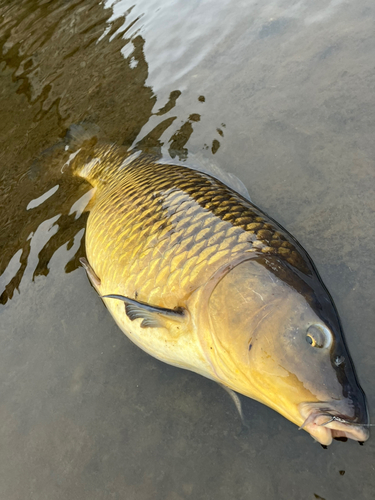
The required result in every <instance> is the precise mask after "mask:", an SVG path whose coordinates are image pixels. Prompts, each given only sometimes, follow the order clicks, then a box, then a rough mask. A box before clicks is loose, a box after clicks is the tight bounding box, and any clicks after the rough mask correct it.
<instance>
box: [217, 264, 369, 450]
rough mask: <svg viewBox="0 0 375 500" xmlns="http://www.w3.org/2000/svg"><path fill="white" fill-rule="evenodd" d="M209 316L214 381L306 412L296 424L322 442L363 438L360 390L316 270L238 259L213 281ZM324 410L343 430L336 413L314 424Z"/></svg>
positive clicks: (279, 407)
mask: <svg viewBox="0 0 375 500" xmlns="http://www.w3.org/2000/svg"><path fill="white" fill-rule="evenodd" d="M209 321H210V331H211V333H210V342H211V346H212V349H211V348H210V353H209V355H210V358H211V363H212V365H213V366H215V369H216V374H217V376H218V378H219V379H220V380H221V382H222V383H224V384H225V385H227V386H228V387H230V388H231V389H233V390H236V391H238V392H241V393H242V394H245V395H247V396H249V397H251V398H253V399H256V400H258V401H260V402H262V403H264V404H266V405H268V406H270V407H271V408H273V409H274V410H276V411H278V412H279V413H281V414H282V415H284V416H285V417H286V418H288V419H289V420H291V421H292V422H294V423H295V424H297V425H298V426H300V427H301V426H303V424H304V422H305V421H306V419H307V418H308V417H310V415H314V417H311V418H312V419H313V420H314V419H315V420H314V422H313V423H312V425H310V426H307V427H304V428H305V430H307V431H308V432H310V434H311V435H312V436H313V437H314V438H315V439H317V440H318V441H320V442H322V443H323V444H329V442H330V441H331V440H332V437H336V436H341V437H342V436H343V435H344V436H345V437H349V438H352V439H357V440H366V439H367V437H368V427H367V426H368V415H367V407H366V400H365V396H364V393H363V391H362V389H361V387H360V385H359V383H358V381H357V377H356V374H355V371H354V367H353V363H352V361H351V358H350V355H349V352H348V349H347V347H346V345H345V341H344V338H343V334H342V330H341V325H340V322H339V319H338V316H337V312H336V309H335V307H334V304H333V302H332V299H331V297H330V296H329V294H328V292H327V291H326V289H325V287H324V286H323V285H322V283H321V281H320V280H319V278H318V276H317V275H312V276H311V277H307V276H304V275H302V273H300V274H297V273H296V272H295V270H294V269H293V270H292V269H290V268H289V266H288V265H287V264H285V263H283V262H280V261H278V260H276V259H274V260H273V261H272V262H270V259H265V258H256V259H252V260H248V261H246V262H242V263H240V264H239V265H238V266H236V267H234V269H232V270H231V271H230V272H229V273H227V274H226V275H225V276H224V277H223V278H222V279H221V280H220V281H219V283H218V284H217V286H216V287H215V288H214V290H213V292H212V294H211V296H210V299H209ZM327 414H328V415H330V414H334V415H336V417H337V419H340V418H341V420H345V421H347V422H348V424H347V426H346V427H345V431H343V430H342V427H343V425H341V427H340V426H339V425H338V423H337V422H338V421H339V420H337V421H336V423H335V421H333V422H334V423H333V424H332V423H330V427H331V428H332V430H329V429H324V430H322V429H323V427H325V426H322V422H328V418H327ZM322 415H325V419H324V420H322V419H320V420H319V416H322ZM341 424H342V422H341ZM350 426H351V427H350ZM318 427H320V428H319V429H318ZM338 427H340V429H341V430H340V431H339V430H338ZM349 427H350V428H349ZM354 427H355V429H354ZM334 429H336V430H334ZM328 434H329V435H328Z"/></svg>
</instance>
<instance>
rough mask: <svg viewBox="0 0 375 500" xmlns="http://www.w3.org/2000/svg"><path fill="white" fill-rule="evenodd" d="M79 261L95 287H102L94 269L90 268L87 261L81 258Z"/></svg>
mask: <svg viewBox="0 0 375 500" xmlns="http://www.w3.org/2000/svg"><path fill="white" fill-rule="evenodd" d="M79 261H80V263H81V264H82V267H83V268H84V269H85V271H86V273H87V276H88V277H89V280H90V281H91V283H92V285H93V287H94V288H98V287H99V286H100V285H101V281H100V278H99V277H98V276H97V274H96V273H95V271H94V269H93V268H92V267H91V266H90V264H89V263H88V261H87V259H85V258H84V257H81V258H80V259H79Z"/></svg>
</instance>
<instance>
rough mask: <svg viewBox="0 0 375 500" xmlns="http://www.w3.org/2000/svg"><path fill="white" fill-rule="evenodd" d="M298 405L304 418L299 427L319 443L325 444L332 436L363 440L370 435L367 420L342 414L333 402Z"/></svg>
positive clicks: (328, 442)
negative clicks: (360, 420) (358, 420)
mask: <svg viewBox="0 0 375 500" xmlns="http://www.w3.org/2000/svg"><path fill="white" fill-rule="evenodd" d="M298 407H299V408H298V409H299V411H300V414H301V417H302V418H303V420H304V422H303V424H302V425H301V427H300V429H304V430H305V431H307V432H308V433H309V434H310V435H311V436H312V437H313V438H314V439H315V440H316V441H318V442H319V443H320V444H323V445H326V446H327V445H329V444H331V443H332V439H334V438H347V439H353V440H354V441H359V442H364V441H367V439H368V438H369V437H370V431H369V427H368V422H356V420H355V419H353V418H350V417H348V416H346V415H342V414H341V413H340V412H339V411H338V409H337V408H335V406H334V405H333V404H330V403H324V402H322V403H301V404H299V405H298Z"/></svg>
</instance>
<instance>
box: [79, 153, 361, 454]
mask: <svg viewBox="0 0 375 500" xmlns="http://www.w3.org/2000/svg"><path fill="white" fill-rule="evenodd" d="M85 148H86V146H83V150H82V151H80V154H79V155H77V162H78V165H77V164H76V163H74V164H73V171H74V172H75V174H76V175H80V176H81V177H84V178H86V179H87V180H88V181H89V182H90V183H91V184H92V185H93V186H94V187H95V188H96V189H95V196H94V198H93V199H92V200H91V202H90V206H89V207H88V209H89V210H90V215H89V217H88V225H87V230H86V251H87V258H88V261H89V262H87V261H86V260H85V259H82V260H81V262H82V264H83V266H84V267H85V268H86V270H87V273H88V276H89V278H90V280H91V282H92V284H93V285H94V287H95V288H96V289H97V291H98V293H99V294H100V295H101V296H102V298H103V300H104V302H105V304H106V306H107V307H108V310H109V311H110V313H111V314H112V316H113V318H114V319H115V321H116V322H117V324H118V325H119V327H120V328H121V330H122V331H123V332H124V333H125V334H126V335H127V336H128V337H129V338H130V339H131V340H132V341H133V342H134V343H136V344H137V345H138V346H139V347H141V348H142V349H144V350H145V351H146V352H148V353H149V354H151V355H152V356H155V357H156V358H158V359H160V360H162V361H164V362H166V363H170V364H172V365H175V366H179V367H181V368H186V369H188V370H192V371H195V372H197V373H200V374H201V375H204V376H205V377H208V378H211V379H212V380H215V381H217V382H219V383H220V384H221V385H224V386H225V387H227V388H228V390H230V389H231V390H234V391H237V392H239V393H241V394H244V395H246V396H248V397H251V398H253V399H256V400H258V401H260V402H262V403H264V404H266V405H268V406H270V407H271V408H273V409H274V410H276V411H278V412H279V413H280V414H282V415H284V416H285V417H286V418H288V419H289V420H291V421H292V422H294V423H295V424H296V425H298V426H299V427H300V428H304V429H305V430H306V431H307V432H309V433H310V434H311V435H312V436H313V437H314V439H316V440H318V441H319V442H320V443H321V444H324V445H327V444H330V443H331V441H332V438H342V437H345V438H346V437H349V438H351V439H355V440H358V441H365V440H366V439H368V436H369V432H368V413H367V408H366V398H365V395H364V393H363V391H362V389H361V387H360V386H359V384H358V381H357V380H356V375H355V371H354V367H353V364H352V362H351V358H350V355H349V353H348V352H347V349H346V346H345V341H344V338H343V333H342V330H341V325H340V320H339V318H338V316H337V311H336V309H335V306H334V304H333V302H332V299H331V297H330V296H329V293H328V292H327V290H326V288H325V287H324V285H323V283H322V282H321V279H320V277H319V275H318V274H317V272H316V270H315V268H314V265H313V263H312V261H311V259H310V258H309V256H308V255H307V253H306V252H305V251H304V250H303V249H302V247H301V246H300V245H299V244H298V243H297V242H296V241H295V240H294V238H293V237H292V236H291V235H290V234H289V233H287V232H286V231H285V230H283V229H282V228H281V226H279V225H278V224H277V223H276V222H275V221H273V220H272V219H270V218H269V217H268V216H267V215H265V214H264V213H263V212H261V211H260V210H259V209H258V208H257V207H255V206H254V205H253V204H252V203H251V202H250V201H249V200H248V199H247V194H246V191H242V188H241V186H240V185H238V184H237V186H238V189H240V191H241V192H243V193H244V195H245V197H243V196H241V195H240V194H238V193H237V192H236V191H234V190H232V189H231V188H230V187H228V186H227V185H226V184H225V182H228V183H229V184H230V181H229V177H228V176H225V174H221V173H218V175H219V176H220V178H222V179H225V180H224V183H223V182H221V181H220V180H218V179H217V178H215V177H212V176H210V175H209V174H206V173H202V172H200V171H197V170H194V169H191V168H188V167H185V166H183V165H168V164H164V163H160V162H158V161H157V159H155V158H154V157H151V156H149V155H145V154H140V153H136V154H133V155H130V156H129V155H128V154H127V152H126V151H124V150H121V148H116V147H111V146H108V145H107V146H105V145H103V146H99V147H97V146H94V150H93V148H92V147H91V149H90V152H89V155H90V157H91V160H90V161H88V162H87V163H86V164H85V162H84V157H85V155H86V154H87V150H85ZM82 154H83V155H84V156H83V158H82ZM124 156H125V159H124ZM82 165H83V167H82ZM338 359H340V360H342V361H341V362H340V363H337V360H338ZM322 405H323V406H324V412H323V414H322V411H323V410H322V409H321V406H322ZM331 412H332V413H331ZM328 416H331V417H332V416H337V417H338V418H337V419H335V418H330V419H329V420H328V421H327V417H328Z"/></svg>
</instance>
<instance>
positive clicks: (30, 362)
mask: <svg viewBox="0 0 375 500" xmlns="http://www.w3.org/2000/svg"><path fill="white" fill-rule="evenodd" d="M374 19H375V7H374V5H373V2H371V1H370V0H359V1H357V2H355V3H351V4H350V3H347V2H344V1H342V0H331V1H330V0H321V1H316V2H308V1H307V0H306V1H304V0H300V1H295V2H293V1H292V2H291V1H290V0H288V1H286V0H285V1H281V0H279V1H278V0H274V1H272V0H266V1H264V2H257V1H250V0H247V1H238V2H235V3H233V2H229V1H227V0H221V1H220V2H214V1H209V0H206V1H199V2H198V1H191V2H184V1H183V0H168V1H164V2H156V1H153V0H139V1H138V2H137V3H134V0H132V1H131V0H120V1H117V2H116V1H112V0H108V1H102V2H99V1H94V0H85V1H75V2H74V1H63V0H52V1H45V0H44V1H42V0H40V1H35V0H26V1H4V0H2V1H0V113H1V120H0V228H1V230H0V294H1V299H0V314H1V335H0V381H1V398H0V422H1V423H0V429H1V431H0V432H1V434H0V440H1V441H0V450H1V451H0V492H1V498H6V499H8V500H13V499H14V500H16V499H19V498H30V499H35V500H39V499H44V498H45V499H62V500H65V499H69V500H71V499H79V500H84V499H90V500H92V499H98V500H99V499H100V500H101V499H108V498H114V499H124V498H126V499H127V500H128V499H129V500H132V499H136V500H148V499H150V500H151V499H152V500H157V499H160V500H185V499H202V500H211V499H212V498H216V499H218V500H227V499H236V500H237V499H251V500H252V499H259V498H262V499H265V500H300V499H301V498H303V499H307V500H308V499H311V500H314V499H315V498H323V499H325V500H349V499H350V500H351V499H353V498H358V499H359V498H360V499H364V500H369V499H372V498H373V496H374V493H373V492H374V488H375V479H374V477H375V476H374V472H375V466H374V463H375V460H374V459H375V445H374V441H373V439H371V438H370V440H369V441H368V442H366V443H365V445H364V446H362V447H361V446H359V445H358V443H355V442H347V443H340V442H335V443H333V445H332V446H330V447H329V448H328V449H327V450H324V449H322V447H321V446H320V445H318V444H316V443H314V442H313V440H312V439H311V437H310V436H309V435H307V433H305V432H302V431H301V432H298V430H297V428H296V426H294V425H293V424H291V423H290V422H288V421H287V420H285V419H284V418H282V417H281V416H280V415H278V414H276V413H275V412H273V411H272V410H270V409H268V408H266V407H264V406H262V405H260V404H258V403H256V402H254V401H251V400H248V399H246V398H242V401H243V406H244V413H245V417H246V421H247V424H248V429H247V430H246V429H242V427H241V422H240V419H239V416H238V414H237V413H236V409H235V407H234V405H233V403H232V401H231V400H230V398H229V397H228V395H227V394H226V393H225V392H224V391H223V390H222V389H221V388H220V387H218V386H216V385H215V384H214V383H212V382H211V381H209V380H206V379H204V378H202V377H199V376H198V375H195V374H192V373H189V372H185V371H183V370H179V369H177V368H173V367H170V366H167V365H165V364H163V363H160V362H158V361H157V360H155V359H153V358H151V357H150V356H148V355H147V354H145V353H143V352H142V351H141V350H140V349H138V348H137V347H135V346H134V345H133V344H132V343H131V342H130V341H129V340H128V339H127V338H126V337H125V336H124V335H123V334H122V333H121V332H120V331H119V329H118V328H117V326H116V325H115V323H114V322H113V320H112V318H111V317H110V316H109V314H108V313H107V311H106V309H105V308H104V306H103V304H102V303H101V301H100V299H99V298H98V296H97V295H96V292H94V290H93V289H92V288H91V286H90V285H89V283H88V281H87V278H86V276H85V273H84V271H83V269H82V268H80V267H79V261H78V259H79V257H80V256H83V255H84V242H83V236H84V227H85V223H86V218H87V215H86V214H85V213H82V207H83V205H84V200H85V196H86V197H87V196H88V195H87V193H88V192H89V189H90V187H89V186H87V185H86V184H85V182H84V181H83V180H80V179H76V178H75V179H73V178H72V177H71V176H70V175H69V169H68V168H67V166H66V165H65V163H66V161H67V159H68V158H67V157H66V151H65V149H64V145H63V144H62V142H61V141H62V140H63V138H64V136H65V134H66V131H67V129H68V128H69V127H70V125H71V124H73V123H79V122H82V121H86V122H90V123H95V124H96V125H97V126H98V127H100V129H101V131H102V134H103V137H105V138H106V139H107V140H108V141H112V142H116V143H118V144H124V145H126V146H129V147H130V146H137V147H138V148H141V149H145V150H153V151H155V150H158V149H160V148H164V150H165V151H167V154H169V155H170V156H171V157H173V158H175V159H176V160H181V161H187V162H188V161H189V157H190V158H202V161H203V160H204V161H212V162H214V163H216V164H218V165H220V166H221V167H222V168H224V169H226V170H228V171H231V172H234V173H235V174H236V175H238V177H240V178H241V179H242V180H243V182H244V183H245V184H246V186H247V188H248V190H249V192H250V195H251V197H252V200H253V201H254V202H255V203H256V204H258V205H259V206H260V207H261V208H262V209H263V210H265V211H266V212H267V213H269V214H270V215H271V216H272V217H273V218H275V219H276V220H277V221H278V222H280V223H281V224H282V225H284V226H285V227H286V228H287V229H288V230H289V231H290V232H292V234H293V235H294V236H296V237H297V239H298V240H299V241H300V243H301V244H302V245H303V246H304V247H305V248H306V249H307V250H308V251H309V253H310V254H311V256H312V257H313V259H314V261H315V263H316V265H317V267H318V269H319V271H320V273H321V275H322V277H323V279H324V281H325V283H326V285H327V286H328V288H329V290H330V292H331V294H332V295H333V297H334V299H335V302H336V305H337V307H338V309H339V312H340V315H341V318H342V321H343V325H344V330H345V332H346V338H347V342H348V344H349V347H350V350H351V353H352V356H353V359H354V362H355V364H356V368H357V371H358V375H359V379H360V381H361V384H362V386H363V389H364V390H365V392H366V394H367V397H368V401H369V407H370V413H371V415H372V418H373V419H374V408H375V391H374V389H373V366H374V358H375V342H374V334H373V329H374V326H373V325H374V324H375V307H374V276H375V264H374V258H373V252H374V248H375V227H374V212H375V201H374V200H375V198H374V192H373V190H374V180H375V179H374V156H375V143H374V140H373V137H374V129H375V111H374V110H375V97H374V92H373V89H374V87H375V69H374V64H373V61H374V56H375V40H374V37H373V26H374ZM340 471H341V473H340ZM343 471H345V473H344V474H343V473H342V472H343Z"/></svg>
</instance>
